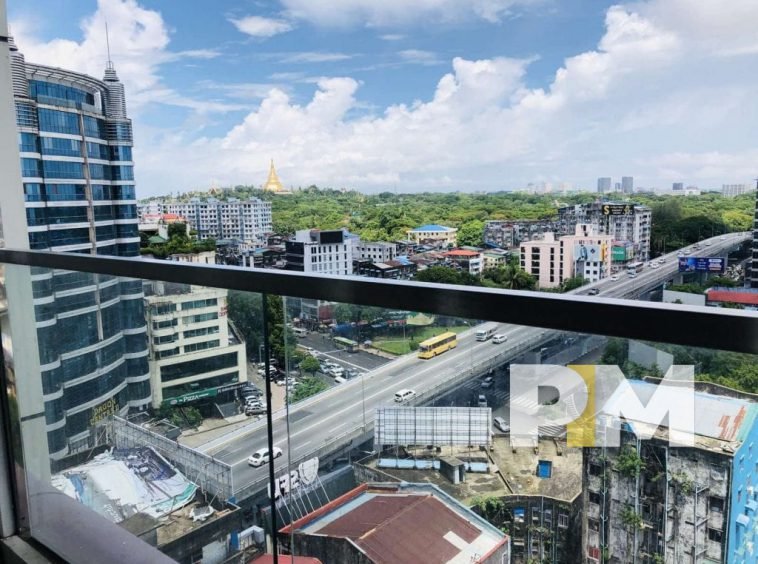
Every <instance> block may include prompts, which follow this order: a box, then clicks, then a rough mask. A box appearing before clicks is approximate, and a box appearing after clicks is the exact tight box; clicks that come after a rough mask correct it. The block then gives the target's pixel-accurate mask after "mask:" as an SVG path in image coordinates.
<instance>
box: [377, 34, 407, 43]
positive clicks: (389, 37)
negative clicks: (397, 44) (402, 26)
mask: <svg viewBox="0 0 758 564" xmlns="http://www.w3.org/2000/svg"><path fill="white" fill-rule="evenodd" d="M379 39H382V40H384V41H400V40H401V39H405V35H403V34H401V33H385V34H384V35H380V36H379Z"/></svg>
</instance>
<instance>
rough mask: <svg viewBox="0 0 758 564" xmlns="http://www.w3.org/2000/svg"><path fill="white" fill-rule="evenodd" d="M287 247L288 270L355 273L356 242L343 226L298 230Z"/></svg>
mask: <svg viewBox="0 0 758 564" xmlns="http://www.w3.org/2000/svg"><path fill="white" fill-rule="evenodd" d="M285 249H286V252H287V255H286V260H287V266H286V269H287V270H298V271H300V272H318V273H320V274H329V275H332V276H349V275H351V274H352V273H353V243H352V241H351V240H350V236H349V234H348V233H346V232H345V231H343V230H341V229H336V230H333V231H318V230H310V229H303V230H300V231H297V232H296V233H295V239H294V240H293V241H287V242H286V243H285Z"/></svg>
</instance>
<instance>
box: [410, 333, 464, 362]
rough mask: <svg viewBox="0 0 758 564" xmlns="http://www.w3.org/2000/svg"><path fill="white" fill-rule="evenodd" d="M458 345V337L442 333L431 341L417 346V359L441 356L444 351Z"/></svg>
mask: <svg viewBox="0 0 758 564" xmlns="http://www.w3.org/2000/svg"><path fill="white" fill-rule="evenodd" d="M457 344H458V337H457V336H456V334H455V333H450V332H448V333H442V335H437V336H436V337H432V338H431V339H427V340H426V341H424V342H422V343H421V344H419V346H418V357H419V358H432V357H433V356H437V355H438V354H442V353H443V352H445V351H446V350H449V349H454V348H455V347H456V345H457Z"/></svg>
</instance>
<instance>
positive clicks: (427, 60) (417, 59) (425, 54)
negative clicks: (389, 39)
mask: <svg viewBox="0 0 758 564" xmlns="http://www.w3.org/2000/svg"><path fill="white" fill-rule="evenodd" d="M397 54H398V55H399V56H400V58H401V59H403V61H405V62H406V63H412V64H416V65H438V64H440V63H441V62H442V61H441V60H440V59H439V57H437V54H436V53H434V52H432V51H424V50H421V49H405V50H403V51H398V53H397Z"/></svg>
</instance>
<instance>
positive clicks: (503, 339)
mask: <svg viewBox="0 0 758 564" xmlns="http://www.w3.org/2000/svg"><path fill="white" fill-rule="evenodd" d="M507 340H508V337H506V336H505V335H503V334H502V333H497V334H496V335H495V336H494V337H492V343H493V344H495V345H499V344H500V343H504V342H506V341H507Z"/></svg>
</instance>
